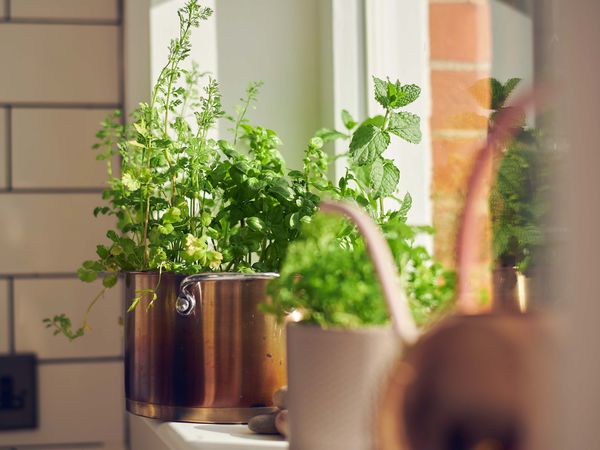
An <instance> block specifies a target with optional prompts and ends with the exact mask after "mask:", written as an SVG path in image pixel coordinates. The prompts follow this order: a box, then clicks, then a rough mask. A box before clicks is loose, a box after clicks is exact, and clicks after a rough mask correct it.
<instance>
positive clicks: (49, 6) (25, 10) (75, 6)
mask: <svg viewBox="0 0 600 450" xmlns="http://www.w3.org/2000/svg"><path fill="white" fill-rule="evenodd" d="M10 16H11V17H12V18H13V19H54V20H58V21H60V20H68V19H87V20H94V21H117V20H118V19H119V8H118V3H117V0H16V1H13V2H12V4H11V8H10Z"/></svg>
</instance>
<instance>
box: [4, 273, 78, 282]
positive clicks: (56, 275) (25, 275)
mask: <svg viewBox="0 0 600 450" xmlns="http://www.w3.org/2000/svg"><path fill="white" fill-rule="evenodd" d="M32 278H41V279H56V278H59V279H61V278H77V273H75V272H47V273H40V272H30V273H0V280H10V279H12V280H29V279H32Z"/></svg>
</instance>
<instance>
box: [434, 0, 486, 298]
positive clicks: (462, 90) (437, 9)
mask: <svg viewBox="0 0 600 450" xmlns="http://www.w3.org/2000/svg"><path fill="white" fill-rule="evenodd" d="M429 29H430V49H431V50H430V52H431V53H430V55H431V56H430V57H431V61H430V67H431V86H432V116H431V133H432V147H433V182H432V188H431V191H432V193H433V195H432V197H433V205H434V206H433V225H434V227H435V229H436V234H435V238H434V239H435V253H436V256H437V257H438V258H439V259H441V260H442V261H443V262H444V263H445V264H447V265H448V266H453V265H454V263H455V256H456V236H457V233H458V224H459V223H458V221H459V218H460V216H461V213H462V208H463V206H464V198H465V190H466V185H467V181H468V177H469V175H470V173H471V168H472V166H473V162H474V158H475V155H476V152H477V150H479V148H480V147H481V144H482V142H483V141H484V139H485V138H486V136H487V119H486V118H485V117H486V114H487V112H486V111H485V110H484V109H483V108H482V107H481V105H480V104H479V103H478V102H477V101H476V100H475V97H474V96H473V95H472V94H471V92H470V88H471V87H472V86H473V84H474V83H475V82H476V81H477V80H480V79H482V78H486V77H489V76H490V70H491V46H492V42H491V23H490V4H489V1H488V0H430V8H429ZM478 214H479V216H480V221H479V223H480V224H481V225H480V226H481V227H482V232H483V235H484V236H486V238H487V241H486V242H485V243H482V245H481V246H480V248H481V254H480V255H479V267H478V269H477V273H472V274H469V279H470V286H471V289H472V290H473V291H472V295H474V296H475V298H481V299H482V300H484V299H486V298H489V297H488V296H489V286H490V260H491V254H490V248H491V246H490V245H489V244H488V243H489V238H490V226H489V214H488V205H487V202H483V203H481V204H480V205H479V206H478Z"/></svg>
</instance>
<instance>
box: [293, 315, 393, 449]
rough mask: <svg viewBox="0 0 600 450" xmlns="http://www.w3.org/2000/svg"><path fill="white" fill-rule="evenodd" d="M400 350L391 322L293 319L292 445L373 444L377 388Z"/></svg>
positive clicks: (359, 446) (355, 446) (362, 446)
mask: <svg viewBox="0 0 600 450" xmlns="http://www.w3.org/2000/svg"><path fill="white" fill-rule="evenodd" d="M399 350H400V340H399V338H398V336H397V335H396V334H394V331H393V330H392V328H391V327H373V328H363V329H356V330H343V329H327V330H325V329H322V328H320V327H317V326H312V325H302V324H294V323H292V324H289V325H288V326H287V352H288V353H287V355H288V386H289V388H288V396H289V400H288V402H289V416H288V417H289V424H290V436H289V439H290V450H338V449H339V450H365V449H370V448H372V447H373V445H372V442H373V438H372V436H373V430H374V429H375V426H374V420H375V406H376V404H377V400H378V398H379V393H380V392H379V391H380V388H381V387H382V386H383V385H384V383H383V381H384V380H385V377H386V374H387V373H388V369H389V367H390V365H391V364H392V362H393V361H394V357H395V356H397V355H398V352H399Z"/></svg>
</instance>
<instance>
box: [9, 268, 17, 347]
mask: <svg viewBox="0 0 600 450" xmlns="http://www.w3.org/2000/svg"><path fill="white" fill-rule="evenodd" d="M7 296H8V352H9V353H10V354H14V353H16V347H17V344H16V330H15V279H14V278H13V277H9V278H8V292H7Z"/></svg>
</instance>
